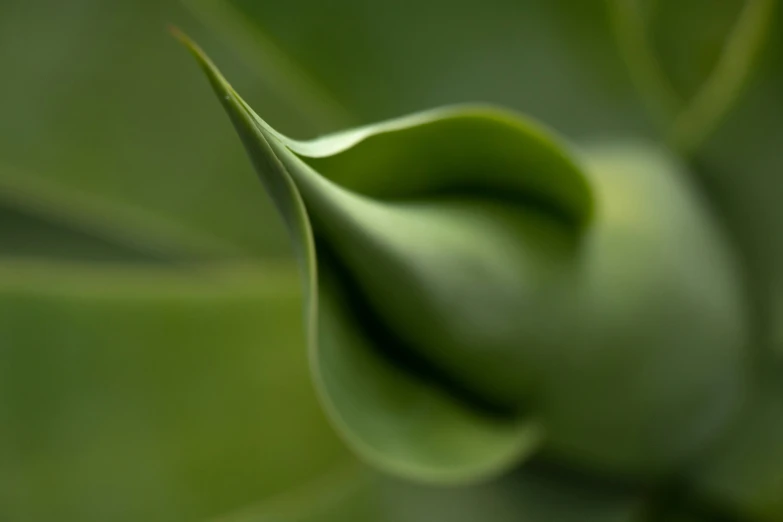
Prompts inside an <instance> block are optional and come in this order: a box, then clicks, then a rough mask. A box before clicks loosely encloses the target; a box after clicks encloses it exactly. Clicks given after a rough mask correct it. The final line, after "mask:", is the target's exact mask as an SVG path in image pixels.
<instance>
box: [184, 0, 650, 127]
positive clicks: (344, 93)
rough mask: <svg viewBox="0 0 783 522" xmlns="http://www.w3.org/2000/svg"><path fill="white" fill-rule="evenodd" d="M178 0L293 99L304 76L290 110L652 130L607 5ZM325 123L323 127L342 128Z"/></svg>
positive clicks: (278, 121) (557, 0)
mask: <svg viewBox="0 0 783 522" xmlns="http://www.w3.org/2000/svg"><path fill="white" fill-rule="evenodd" d="M183 3H184V5H186V6H187V7H188V8H189V9H190V10H191V11H192V12H193V13H194V14H195V15H196V16H197V17H198V18H199V20H200V21H202V22H203V23H204V24H206V25H207V27H209V28H211V29H212V30H213V32H214V33H215V34H217V35H219V36H221V37H223V39H224V40H225V41H226V42H228V43H229V44H230V45H231V47H232V48H233V49H234V50H235V52H236V53H237V54H238V55H240V56H242V57H244V58H246V63H247V66H248V67H249V68H250V69H251V70H255V69H256V68H260V69H261V70H259V74H260V75H261V76H263V77H265V78H266V77H267V76H269V81H270V82H274V84H275V85H277V86H282V87H280V88H281V90H286V91H288V92H289V94H290V93H294V92H301V91H302V89H301V88H300V86H301V83H302V82H301V78H302V75H301V74H299V72H300V71H305V72H306V73H307V74H306V76H307V78H308V79H309V80H310V81H308V82H307V86H308V87H310V88H315V87H317V95H315V96H313V97H312V98H310V99H307V98H304V99H300V100H297V102H296V105H297V106H298V108H297V107H292V108H291V114H297V115H299V114H300V113H302V112H307V111H309V110H310V108H311V107H313V105H314V104H317V103H318V102H320V101H321V100H324V99H327V100H332V101H335V103H337V104H338V105H340V106H343V107H346V108H347V109H348V112H349V114H350V117H351V119H352V120H353V123H354V124H362V123H369V122H376V121H381V120H384V119H387V118H390V117H395V116H397V115H400V114H409V113H413V112H416V111H421V110H423V109H427V108H430V107H439V106H444V105H449V104H463V103H466V102H467V103H470V102H475V101H484V102H489V103H493V104H499V105H502V106H504V107H510V108H513V109H516V110H519V111H523V112H524V113H525V114H529V115H531V116H533V117H535V118H537V119H539V120H540V121H545V122H547V123H549V124H551V125H554V126H556V127H557V128H558V129H560V130H561V131H562V132H566V133H568V134H569V135H572V136H573V135H576V136H585V135H590V134H593V133H600V134H602V135H604V134H609V135H617V134H619V133H627V132H634V133H642V132H644V133H649V131H650V126H649V125H648V123H647V121H646V115H645V114H644V111H643V110H642V107H639V105H638V99H637V94H636V92H635V91H634V89H633V85H632V84H631V82H630V81H629V78H628V75H627V72H626V70H625V65H624V63H623V61H622V57H621V54H620V53H619V52H618V50H617V48H616V44H615V41H614V38H613V36H612V32H611V28H610V26H609V23H608V22H609V21H608V17H607V16H606V14H607V13H606V3H605V2H603V1H595V0H590V1H583V0H517V1H514V2H509V1H507V0H488V1H484V2H476V1H475V0H427V1H425V2H412V1H409V0H403V1H401V2H395V3H386V4H377V5H375V4H373V7H372V8H371V9H368V8H367V4H366V2H364V1H362V0H335V1H333V2H331V3H330V4H329V5H328V6H327V5H326V4H323V3H322V2H319V1H318V0H291V1H286V2H277V3H259V2H254V1H252V0H184V1H183ZM324 20H329V21H330V23H329V24H324V23H323V21H324ZM401 35H405V36H404V37H401ZM280 62H283V63H284V64H285V65H286V66H291V65H292V68H293V69H295V70H296V73H295V74H293V75H291V76H292V77H291V78H288V79H287V80H286V79H285V78H282V79H281V75H280V74H277V73H276V72H272V73H271V74H267V73H266V72H265V71H266V69H267V65H266V64H270V63H280ZM234 84H235V85H238V84H237V83H236V82H234ZM553 86H556V88H553ZM242 91H243V93H248V91H246V90H245V89H242ZM247 96H248V99H249V100H250V101H251V102H252V103H253V106H254V107H255V108H256V109H257V110H259V111H262V113H263V114H264V116H265V118H266V119H267V120H268V121H269V122H270V123H273V124H274V125H275V126H276V127H279V126H280V125H282V124H285V123H286V119H285V118H276V117H275V116H274V115H273V114H271V113H270V112H269V111H268V109H267V107H266V106H265V103H266V100H265V99H261V98H257V97H253V96H251V95H250V94H249V93H248V94H247ZM307 116H310V117H311V116H312V115H310V114H308V115H307ZM331 122H332V125H331V127H330V128H328V129H327V131H335V130H339V129H341V128H342V127H343V126H344V125H340V122H339V121H336V120H331ZM327 123H328V122H327ZM349 123H350V122H349Z"/></svg>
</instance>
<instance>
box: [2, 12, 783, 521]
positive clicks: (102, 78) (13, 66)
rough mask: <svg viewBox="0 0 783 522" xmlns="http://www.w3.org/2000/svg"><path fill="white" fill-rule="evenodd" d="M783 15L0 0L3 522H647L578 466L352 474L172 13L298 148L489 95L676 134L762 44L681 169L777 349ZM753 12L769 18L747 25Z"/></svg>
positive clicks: (782, 336)
mask: <svg viewBox="0 0 783 522" xmlns="http://www.w3.org/2000/svg"><path fill="white" fill-rule="evenodd" d="M776 3H777V2H775V1H774V0H746V1H745V0H722V1H720V2H716V1H714V0H636V1H633V0H481V1H478V0H416V1H414V0H399V1H397V2H385V1H380V0H331V1H328V2H326V1H323V0H285V1H278V2H274V1H271V0H182V1H175V0H113V1H109V0H71V1H69V2H62V1H55V0H33V1H30V0H0V64H2V73H0V520H2V521H5V522H39V521H41V522H43V521H52V520H63V521H71V520H73V521H84V522H89V521H96V522H97V521H141V520H144V521H145V522H157V521H161V522H163V521H167V522H176V521H183V522H184V521H199V520H225V521H232V522H233V521H237V522H240V521H241V522H244V521H251V520H254V521H265V522H266V521H277V520H280V521H284V522H292V521H335V522H336V521H348V522H350V521H353V520H356V521H381V520H383V521H388V522H398V521H399V522H402V521H413V522H418V521H422V522H424V521H430V520H438V519H442V520H456V521H459V520H465V521H472V520H490V521H497V522H505V521H507V520H508V521H510V520H529V521H531V522H539V521H541V522H543V521H550V520H556V521H557V520H562V521H564V522H571V521H572V520H573V521H574V522H576V521H586V520H587V521H590V520H595V521H603V520H613V521H614V520H616V521H618V522H631V521H637V520H640V519H641V518H642V517H643V515H642V514H640V513H642V512H644V506H640V505H639V503H638V502H637V501H636V500H634V499H635V498H636V496H635V495H634V494H633V492H627V491H624V490H622V488H615V487H609V486H607V487H604V486H603V485H595V484H583V483H582V481H583V479H582V478H580V477H571V476H566V477H565V478H564V477H563V472H562V471H561V470H534V471H532V472H531V471H528V472H525V473H520V474H514V475H513V476H511V477H507V478H506V479H504V480H502V481H500V482H499V483H497V484H491V485H487V486H482V487H475V488H465V489H457V490H448V489H436V488H424V487H417V486H414V485H410V484H402V483H399V482H397V481H394V480H391V479H389V478H384V477H380V476H378V475H376V474H374V473H373V472H372V471H370V470H367V469H365V468H364V467H362V466H361V464H359V463H357V462H355V461H354V460H353V458H352V457H351V456H350V455H349V452H348V450H347V449H345V448H344V447H343V445H342V443H341V442H340V441H338V439H337V438H336V436H335V435H334V434H333V433H332V431H331V429H330V428H329V426H328V424H327V423H326V421H325V419H324V418H323V415H322V413H321V412H320V408H319V405H318V403H317V400H316V398H315V395H314V392H313V390H312V388H311V384H310V380H309V376H308V369H307V361H306V354H305V350H304V337H303V329H302V327H301V309H300V304H301V303H300V290H299V284H298V279H297V274H296V272H295V267H294V266H293V263H292V257H291V252H290V251H289V246H288V242H287V239H286V237H285V234H284V229H283V227H282V224H281V222H280V220H279V219H278V217H277V216H276V214H275V213H274V211H273V209H272V207H271V204H270V202H269V200H268V199H267V198H266V196H265V194H264V192H263V190H262V189H261V186H260V184H259V183H258V181H257V179H256V177H255V175H254V174H253V172H252V169H251V167H250V165H249V163H248V161H247V160H246V158H245V154H244V152H243V150H242V148H241V145H240V143H239V140H237V139H236V137H235V135H234V133H233V131H232V129H231V128H230V124H229V122H228V120H227V119H226V118H225V116H224V114H223V113H222V109H221V108H220V106H219V104H218V103H216V102H215V100H214V99H213V95H212V93H211V92H210V89H209V87H208V85H207V83H206V82H205V81H204V79H203V77H202V74H201V72H200V71H199V70H198V68H197V67H196V66H195V65H194V63H192V60H191V58H190V57H189V56H187V54H186V53H185V52H184V51H183V49H181V47H180V46H179V45H178V44H177V43H176V42H175V41H174V40H173V39H172V38H171V36H170V35H169V34H168V32H167V30H166V27H167V25H168V24H176V25H177V26H179V27H182V28H183V29H185V30H186V31H187V32H189V33H190V34H191V35H192V36H193V37H194V38H195V39H197V40H198V41H199V42H200V43H201V44H202V46H203V47H204V48H205V49H207V50H208V51H209V52H210V54H211V55H212V56H213V59H214V60H215V61H216V62H217V63H218V64H219V65H220V66H221V68H222V69H223V71H224V73H225V74H226V76H227V77H228V78H229V79H230V80H231V81H232V83H233V84H234V86H235V87H236V88H237V90H238V91H239V92H240V93H242V94H243V96H244V97H245V98H246V99H248V101H249V102H250V103H251V104H252V105H253V107H254V108H255V109H256V111H257V112H258V113H259V114H261V115H262V116H263V117H264V118H265V119H266V120H267V121H268V122H269V123H270V124H272V125H273V126H275V127H276V128H278V129H280V130H281V131H283V132H285V133H288V134H290V135H292V136H294V137H297V138H309V137H314V136H317V135H319V134H322V133H325V132H329V131H333V130H338V129H342V128H345V127H347V126H351V125H357V124H362V123H369V122H372V121H377V120H379V119H384V118H390V117H394V116H399V115H402V114H405V113H409V112H412V111H416V110H420V109H426V108H430V107H432V106H437V105H443V104H448V103H455V102H466V101H485V102H491V103H495V104H500V105H503V106H507V107H510V108H512V109H516V110H518V111H521V112H525V113H527V114H529V115H532V116H534V117H536V118H538V119H540V120H541V121H543V122H545V123H546V124H547V125H549V126H550V127H552V128H554V129H556V130H558V131H559V132H561V133H563V134H565V135H566V136H567V137H569V138H571V139H572V140H574V142H576V143H577V144H578V143H584V142H586V141H592V140H605V139H618V138H624V137H628V136H632V137H639V136H641V137H646V138H649V139H654V140H663V139H665V137H666V135H667V132H668V131H669V130H670V129H671V128H673V126H675V124H676V121H677V116H678V115H679V114H682V113H685V112H686V111H687V110H688V108H689V107H690V106H691V102H692V100H694V99H697V98H698V96H699V95H700V93H702V92H703V89H704V86H705V85H709V82H710V80H711V78H713V76H714V74H715V73H716V71H719V70H720V63H721V58H722V57H724V58H725V55H726V53H727V50H728V51H729V52H731V51H732V50H734V51H735V52H736V53H738V54H740V55H742V52H741V49H742V45H743V43H744V44H745V45H746V47H749V48H750V51H748V52H746V53H745V54H746V55H747V57H749V58H747V60H746V61H747V64H748V65H747V67H741V66H736V63H735V66H734V67H733V68H730V70H729V72H728V73H727V74H728V76H727V78H728V79H727V80H722V83H721V84H722V85H731V82H732V81H734V82H736V83H737V85H738V86H739V87H738V88H737V89H736V92H733V91H732V92H731V93H729V96H728V97H726V99H725V100H723V101H722V102H721V103H723V106H725V107H721V108H720V110H719V111H718V112H720V113H721V114H722V113H725V117H723V118H721V119H720V121H717V120H716V122H715V125H713V126H712V127H714V132H712V133H710V135H709V136H708V137H707V138H706V139H705V140H702V141H701V142H700V143H699V146H698V147H696V148H694V149H692V150H691V151H690V153H689V159H690V161H691V163H692V165H693V168H694V172H696V173H697V176H698V179H699V182H700V183H701V184H702V185H703V187H704V189H705V191H707V193H708V194H709V195H710V196H711V201H712V202H713V204H714V206H715V207H716V209H717V211H718V213H719V215H720V216H721V217H722V219H723V221H724V222H725V224H726V227H727V229H728V230H729V231H730V232H731V234H732V235H733V237H734V239H735V240H736V241H737V242H738V244H739V245H740V246H741V248H742V253H743V257H744V262H745V263H746V264H747V266H748V267H749V271H748V273H749V279H750V284H751V288H753V290H754V291H753V295H754V307H755V312H756V314H755V315H756V317H757V322H758V325H757V326H758V328H757V331H758V339H757V341H758V344H759V345H762V346H768V347H771V348H772V350H767V351H768V352H770V353H772V352H775V351H776V352H777V354H779V355H783V205H781V204H780V202H781V200H783V153H781V145H782V144H783V94H781V93H783V14H781V9H777V10H775V5H774V4H776ZM750 4H757V5H762V4H764V5H766V4H769V6H771V7H770V8H769V9H767V10H766V11H764V13H763V15H762V16H761V18H760V19H761V22H759V23H758V24H757V25H758V27H753V28H752V31H750V32H749V34H740V35H739V36H738V35H737V34H736V33H737V31H735V28H736V27H737V25H738V23H739V22H738V21H739V20H741V19H742V16H743V14H744V13H745V10H746V9H748V6H749V5H750ZM762 7H763V6H762ZM762 7H759V9H762ZM763 8H764V9H766V7H763ZM635 24H636V25H635ZM639 28H641V31H640V30H638V29H639ZM753 38H758V43H757V45H755V46H754V45H753ZM639 40H644V41H643V42H642V44H640V43H639ZM738 49H739V50H738ZM649 56H652V57H653V58H654V59H653V60H652V61H650V60H647V59H646V58H645V57H647V58H649ZM736 61H737V60H735V62H736ZM740 62H742V60H740ZM742 63H744V62H742ZM651 64H653V65H654V66H652V67H651ZM740 87H741V88H740ZM724 109H725V110H724ZM779 359H780V357H778V359H777V360H776V361H775V363H774V364H775V365H777V364H778V361H779ZM566 475H567V474H566ZM552 476H557V477H558V481H554V480H553V479H552ZM554 482H557V484H558V486H556V487H555V486H554ZM593 490H595V491H593ZM644 516H646V515H644Z"/></svg>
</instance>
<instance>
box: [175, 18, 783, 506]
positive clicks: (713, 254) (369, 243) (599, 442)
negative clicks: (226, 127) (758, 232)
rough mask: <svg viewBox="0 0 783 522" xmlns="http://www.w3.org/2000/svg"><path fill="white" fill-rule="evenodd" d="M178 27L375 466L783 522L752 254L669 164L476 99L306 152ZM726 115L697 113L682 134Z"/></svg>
mask: <svg viewBox="0 0 783 522" xmlns="http://www.w3.org/2000/svg"><path fill="white" fill-rule="evenodd" d="M760 4H761V3H760ZM764 5H767V4H764ZM767 7H768V5H767ZM618 9H620V12H622V11H621V9H622V6H620V7H619V8H618ZM749 10H751V8H749ZM759 12H761V13H762V14H761V15H759V14H758V13H757V14H756V15H755V16H757V17H758V16H768V15H769V13H768V12H767V11H765V8H761V7H759ZM747 16H748V17H751V18H753V17H752V16H751V15H747ZM753 19H755V18H753ZM176 34H177V35H178V36H179V38H180V39H182V40H183V41H184V42H185V43H186V45H187V46H188V47H189V48H190V49H191V51H193V53H194V55H195V56H196V58H197V59H198V60H199V62H200V64H201V66H202V68H203V69H204V71H205V73H206V74H207V76H208V78H209V80H210V82H211V84H212V86H213V88H214V90H215V92H216V94H217V95H218V97H219V99H220V100H221V102H222V104H223V105H224V108H225V109H226V111H227V112H228V114H229V116H230V118H231V120H232V122H233V123H234V126H235V127H236V129H237V131H238V133H239V136H240V138H241V140H242V142H243V144H244V146H245V148H246V150H247V152H248V154H249V156H250V158H251V161H252V163H253V165H254V167H255V169H256V172H257V173H258V175H259V177H260V178H261V181H262V182H263V184H264V186H265V187H266V190H267V192H268V193H269V195H270V196H271V198H272V200H273V201H274V203H275V205H276V207H277V209H278V211H279V212H280V214H281V215H282V217H283V219H284V220H285V222H286V224H287V227H288V229H289V233H290V235H291V237H292V241H293V244H294V247H295V250H296V251H297V257H298V260H299V265H300V270H301V272H302V275H303V285H304V288H305V296H306V303H305V317H306V321H305V323H306V327H307V329H308V335H309V345H310V358H311V369H312V372H313V378H314V380H315V382H316V384H317V387H318V389H319V391H320V393H321V396H322V400H323V404H324V406H325V408H326V410H327V412H328V413H329V415H330V416H331V417H332V420H333V422H334V424H335V425H336V427H337V428H338V431H340V432H341V433H342V434H343V437H344V440H346V441H347V442H348V443H349V445H350V446H351V447H352V448H353V449H354V450H355V451H356V452H357V453H358V454H360V455H361V456H362V457H364V459H365V460H367V461H369V462H370V463H372V464H374V465H375V466H378V467H380V468H381V469H383V470H385V471H388V472H392V473H394V474H397V475H400V476H402V477H404V478H406V479H409V480H413V481H418V482H424V483H427V482H434V483H442V484H453V483H459V484H471V483H475V482H481V481H485V480H486V479H487V477H492V476H496V475H498V474H501V473H503V472H508V471H509V470H511V469H512V468H514V467H517V466H519V465H520V464H523V463H525V462H527V461H530V460H531V459H532V462H533V464H529V465H528V466H530V467H532V468H533V469H534V470H535V469H536V466H541V465H543V466H544V467H545V468H546V467H547V466H551V465H552V464H553V463H557V465H558V466H566V468H568V467H571V468H572V470H573V471H572V473H584V474H586V477H591V476H592V477H593V478H592V479H590V480H588V483H589V482H593V483H596V482H598V483H600V482H601V481H602V480H605V479H606V478H607V477H611V480H620V481H624V482H625V483H626V485H625V486H623V487H619V489H620V490H622V489H623V488H627V490H628V491H635V492H634V493H629V495H630V496H631V497H632V498H633V497H636V498H637V501H635V502H632V503H633V504H635V505H636V506H637V508H636V509H632V510H630V511H628V512H624V514H623V515H622V517H624V518H622V519H623V520H637V519H638V518H637V517H653V518H654V519H656V520H657V518H656V517H662V518H663V519H668V518H667V517H677V516H686V517H688V516H694V517H696V518H697V519H701V518H700V517H707V518H709V517H710V516H712V514H714V513H720V512H721V511H723V512H724V513H725V514H727V515H732V516H733V515H737V516H741V517H750V519H758V520H770V521H774V520H781V519H783V501H782V500H781V498H783V495H782V494H781V493H783V491H782V490H781V479H782V478H783V471H780V470H779V469H778V467H777V465H776V462H777V461H778V460H779V457H778V455H779V450H776V448H777V447H778V445H779V444H780V443H779V442H774V441H772V440H771V439H774V440H775V441H777V440H779V439H778V438H777V436H775V435H770V433H763V432H765V431H766V430H767V426H765V427H764V428H760V427H758V426H756V425H754V422H756V421H755V419H757V418H759V417H761V418H762V421H761V422H762V423H765V422H766V421H767V420H768V415H770V413H769V410H768V408H772V410H774V409H775V408H776V406H774V405H772V406H769V405H768V403H769V402H770V401H771V402H773V403H778V402H780V400H781V399H783V395H781V393H780V390H778V389H777V385H776V384H772V386H769V385H768V383H769V382H770V378H771V379H772V380H773V381H774V380H775V379H774V376H772V377H770V376H769V375H768V372H765V371H760V370H759V369H758V368H756V367H755V366H754V361H753V349H752V342H751V339H752V338H753V335H752V333H751V325H752V324H754V321H753V320H752V319H751V317H750V316H751V314H752V308H751V306H750V304H749V303H750V301H749V298H748V293H749V292H748V289H747V288H746V287H745V286H744V285H745V281H744V276H743V274H742V268H741V267H740V262H739V258H738V256H737V255H736V252H734V250H733V248H732V247H731V246H730V243H731V241H730V240H729V239H728V238H727V237H726V235H725V233H724V232H723V231H721V230H720V225H719V223H718V221H716V219H715V218H714V216H712V215H711V214H712V211H711V209H710V208H709V205H708V204H707V203H706V201H705V199H704V197H703V195H702V194H700V192H699V188H698V187H696V186H694V185H693V184H692V182H691V181H690V179H689V178H690V175H689V173H688V171H687V169H686V168H685V167H683V166H682V165H681V164H680V162H679V161H678V160H676V159H674V158H673V157H672V156H671V154H670V153H668V152H666V151H665V150H664V149H662V148H661V147H656V146H650V145H648V144H644V143H639V142H634V141H628V140H620V141H617V140H615V141H613V142H607V143H602V144H593V145H590V146H588V147H581V148H579V149H576V148H572V147H569V146H567V145H565V144H564V143H563V142H562V141H561V140H560V139H559V138H556V137H554V136H553V135H552V134H551V133H550V132H549V131H547V130H545V129H543V128H542V127H541V126H540V125H538V124H536V123H533V122H531V121H528V120H526V119H523V118H521V117H519V116H515V115H513V114H510V113H507V112H504V111H501V110H498V109H493V108H489V107H479V106H457V107H450V108H444V109H438V110H433V111H429V112H424V113H419V114H415V115H412V116H409V117H405V118H401V119H398V120H390V121H387V122H384V123H380V124H376V125H371V126H366V127H359V128H357V129H354V130H349V131H344V132H341V133H337V134H333V135H327V136H324V137H321V138H318V139H315V140H312V141H309V142H302V141H295V140H292V139H290V138H288V137H286V136H284V135H282V134H280V133H279V132H277V131H275V130H274V129H273V128H271V127H270V126H269V125H267V124H266V123H265V122H264V121H263V120H262V119H261V118H260V117H259V116H258V115H257V114H256V113H255V112H254V111H253V110H252V109H251V108H250V107H249V105H248V104H247V103H246V102H245V101H244V100H242V98H241V97H240V96H239V95H238V94H237V93H236V92H235V91H234V89H233V88H231V86H230V85H229V84H228V83H227V82H226V81H225V79H224V78H223V77H222V76H221V75H220V73H219V72H218V71H217V69H216V68H215V67H214V65H213V64H212V63H211V62H210V61H209V59H208V58H207V57H206V56H205V55H204V54H203V52H202V51H201V50H200V49H199V48H198V47H197V46H196V45H195V44H193V43H192V42H191V41H190V40H189V39H188V38H187V37H185V36H183V35H182V34H180V33H178V32H177V33H176ZM697 103H698V102H697ZM694 112H699V111H698V110H696V109H694ZM693 118H695V116H694V117H693ZM716 118H717V116H716V115H714V114H712V115H711V116H704V121H703V122H702V123H701V124H699V123H692V122H691V121H692V117H691V116H683V119H682V120H680V121H687V122H691V123H676V124H675V127H674V128H675V131H674V134H673V139H674V141H675V143H678V144H681V145H682V146H683V147H686V148H689V147H692V146H694V144H695V143H696V142H698V141H699V140H701V139H703V137H702V136H699V135H698V133H700V132H705V133H706V132H707V131H708V128H709V127H711V126H712V125H713V124H714V120H715V119H716ZM682 128H686V129H687V128H690V131H688V138H684V137H683V135H682V133H683V132H686V131H683V130H682ZM759 410H763V412H762V413H759ZM771 415H772V417H773V418H779V417H777V416H776V415H775V414H774V413H772V414H771ZM748 416H750V418H749V417H748ZM780 426H781V423H780V422H779V421H778V422H777V423H774V422H773V424H771V425H770V427H771V428H772V430H776V431H774V433H778V432H779V430H780ZM749 431H751V432H752V433H753V434H752V435H751V437H753V436H763V437H764V445H763V447H764V449H765V450H770V449H772V454H770V455H769V457H770V459H769V460H768V461H767V462H760V461H758V460H757V459H756V457H755V455H754V451H758V447H756V448H749V447H748V441H747V439H748V436H747V433H748V432H749ZM770 437H771V438H770ZM780 440H783V439H780ZM523 469H524V464H523ZM567 476H568V474H566V475H565V476H564V477H563V478H562V481H563V484H561V485H560V486H557V485H553V486H552V488H553V490H558V488H559V487H561V486H562V487H567V486H568V485H569V479H568V478H567ZM583 478H584V477H583ZM615 487H617V486H616V485H615ZM628 491H626V493H628ZM655 492H657V493H655ZM651 493H652V494H651ZM534 503H535V502H534ZM639 506H641V507H639ZM670 510H673V512H672V511H670ZM678 511H682V512H684V513H685V514H683V513H679V514H677V512H678ZM640 512H643V513H644V514H640ZM615 515H616V514H613V515H606V517H607V518H601V517H602V516H599V517H598V518H596V520H604V519H605V520H610V519H611V520H614V519H615V518H612V517H614V516H615ZM585 516H593V515H588V514H585Z"/></svg>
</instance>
